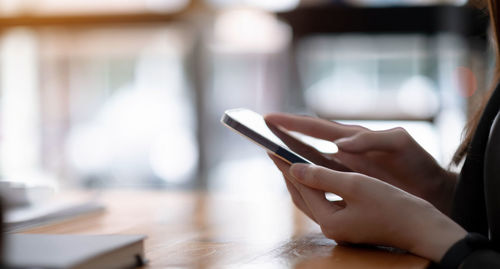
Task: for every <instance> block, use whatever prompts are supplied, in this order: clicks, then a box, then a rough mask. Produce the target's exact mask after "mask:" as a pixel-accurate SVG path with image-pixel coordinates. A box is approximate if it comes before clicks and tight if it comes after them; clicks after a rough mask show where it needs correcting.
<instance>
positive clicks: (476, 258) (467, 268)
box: [458, 249, 500, 269]
mask: <svg viewBox="0 0 500 269" xmlns="http://www.w3.org/2000/svg"><path fill="white" fill-rule="evenodd" d="M458 268H460V269H472V268H478V269H481V268H500V253H498V252H496V251H494V250H491V249H481V250H476V251H474V252H473V253H471V254H470V255H469V256H468V257H467V258H465V260H464V261H463V262H462V264H460V266H459V267H458Z"/></svg>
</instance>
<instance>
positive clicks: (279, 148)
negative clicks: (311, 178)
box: [221, 108, 311, 163]
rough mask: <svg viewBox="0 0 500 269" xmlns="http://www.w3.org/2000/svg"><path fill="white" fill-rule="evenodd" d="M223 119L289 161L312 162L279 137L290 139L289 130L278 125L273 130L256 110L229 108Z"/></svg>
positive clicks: (226, 123)
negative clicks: (281, 128)
mask: <svg viewBox="0 0 500 269" xmlns="http://www.w3.org/2000/svg"><path fill="white" fill-rule="evenodd" d="M221 121H222V123H224V124H225V125H227V126H228V127H229V128H231V129H233V130H234V131H236V132H238V133H240V134H241V135H243V136H245V137H247V138H249V139H250V140H252V141H254V142H256V143H257V144H259V145H260V146H262V147H264V148H266V149H267V150H269V151H271V152H273V153H274V154H275V155H277V156H279V157H281V158H282V159H283V160H285V161H287V162H289V163H297V162H301V163H311V162H310V161H309V160H307V159H306V158H304V157H302V156H300V155H299V154H297V153H295V152H294V151H292V150H291V149H290V148H289V147H288V146H287V144H286V143H285V142H284V141H283V140H282V139H281V138H280V137H278V135H279V136H281V137H283V138H285V139H286V138H288V139H290V138H291V136H290V134H288V132H287V131H284V130H280V129H279V128H278V127H271V128H273V130H271V129H270V126H268V125H267V124H266V121H265V120H264V118H263V117H262V116H261V115H260V114H258V113H256V112H253V111H251V110H248V109H242V108H240V109H231V110H227V111H226V112H225V113H224V116H223V117H222V120H221ZM277 134H278V135H277Z"/></svg>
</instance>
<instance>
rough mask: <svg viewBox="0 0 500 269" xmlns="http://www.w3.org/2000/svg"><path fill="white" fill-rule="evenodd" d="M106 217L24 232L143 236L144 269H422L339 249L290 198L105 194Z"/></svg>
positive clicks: (406, 261)
mask: <svg viewBox="0 0 500 269" xmlns="http://www.w3.org/2000/svg"><path fill="white" fill-rule="evenodd" d="M99 199H100V200H102V202H103V203H104V204H105V205H106V210H105V212H103V213H96V214H93V215H88V216H82V217H79V218H76V219H73V220H69V221H65V222H62V223H57V224H52V225H48V226H44V227H39V228H35V229H31V230H29V231H26V232H28V233H54V234H69V233H74V234H145V235H147V236H148V238H147V239H146V241H145V252H146V258H147V259H148V260H149V263H148V265H147V266H145V267H144V268H200V269H204V268H207V269H208V268H263V269H267V268H269V269H271V268H273V269H274V268H297V269H299V268H300V269H305V268H319V269H321V268H425V267H426V266H427V265H428V261H427V260H425V259H423V258H420V257H417V256H414V255H410V254H406V253H403V252H402V251H394V250H388V249H383V248H374V247H372V248H368V247H350V246H339V245H337V244H336V243H335V242H334V241H332V240H329V239H327V238H325V237H324V236H323V235H322V234H321V232H320V229H319V227H318V226H317V225H316V224H315V223H313V222H312V221H310V220H309V219H307V218H306V217H305V216H304V215H303V214H302V213H301V212H299V211H298V210H296V209H295V208H294V206H293V204H292V203H291V201H290V200H289V199H288V198H286V196H284V195H283V196H279V197H269V196H267V197H256V196H254V197H239V196H237V195H229V194H217V193H214V194H208V193H204V192H183V191H169V192H165V191H157V192H154V191H107V192H104V193H102V194H101V195H100V198H99Z"/></svg>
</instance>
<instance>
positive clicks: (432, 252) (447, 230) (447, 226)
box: [409, 213, 467, 262]
mask: <svg viewBox="0 0 500 269" xmlns="http://www.w3.org/2000/svg"><path fill="white" fill-rule="evenodd" d="M438 214H439V215H438V216H434V217H433V216H430V218H424V219H422V221H421V224H422V226H421V227H418V230H419V231H421V233H419V235H418V236H417V240H415V241H414V245H413V247H412V248H411V249H409V251H410V252H412V253H414V254H417V255H419V256H422V257H425V258H427V259H430V260H432V261H434V262H439V261H440V260H441V259H442V258H443V256H444V255H445V253H446V252H447V251H448V249H449V248H450V247H451V246H453V245H454V244H455V243H456V242H458V241H459V240H461V239H462V238H464V237H465V236H466V235H467V231H465V230H464V229H463V228H462V227H461V226H460V225H458V224H457V223H455V222H453V221H452V220H451V219H449V218H448V217H446V216H444V215H443V214H441V213H438Z"/></svg>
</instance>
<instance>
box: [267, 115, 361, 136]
mask: <svg viewBox="0 0 500 269" xmlns="http://www.w3.org/2000/svg"><path fill="white" fill-rule="evenodd" d="M265 120H266V122H268V123H270V124H273V125H277V126H282V127H284V128H285V129H287V130H291V131H296V132H300V133H303V134H306V135H309V136H312V137H316V138H320V139H324V140H328V141H333V140H336V139H339V138H342V137H346V136H352V135H354V134H356V133H357V132H359V131H362V130H366V129H365V128H363V127H361V126H355V125H344V124H340V123H336V122H331V121H328V120H324V119H318V118H312V117H306V116H295V115H289V114H269V115H266V116H265Z"/></svg>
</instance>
